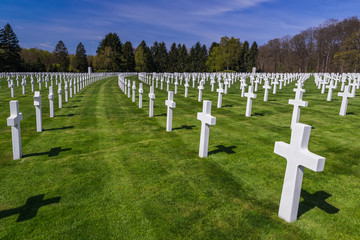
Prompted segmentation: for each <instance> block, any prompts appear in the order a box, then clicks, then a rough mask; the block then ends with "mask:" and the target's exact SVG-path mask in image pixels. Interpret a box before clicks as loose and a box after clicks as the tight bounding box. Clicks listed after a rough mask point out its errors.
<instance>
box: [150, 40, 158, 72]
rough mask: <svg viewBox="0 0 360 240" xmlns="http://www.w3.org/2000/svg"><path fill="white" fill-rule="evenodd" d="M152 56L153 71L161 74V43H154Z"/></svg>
mask: <svg viewBox="0 0 360 240" xmlns="http://www.w3.org/2000/svg"><path fill="white" fill-rule="evenodd" d="M150 50H151V54H152V58H153V60H154V61H153V71H154V72H160V70H159V61H160V59H159V43H158V42H157V41H155V42H154V44H153V45H152V46H151V49H150Z"/></svg>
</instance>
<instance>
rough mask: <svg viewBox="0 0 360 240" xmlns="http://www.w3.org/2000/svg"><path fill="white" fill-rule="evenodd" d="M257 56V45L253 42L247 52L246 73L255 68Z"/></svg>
mask: <svg viewBox="0 0 360 240" xmlns="http://www.w3.org/2000/svg"><path fill="white" fill-rule="evenodd" d="M257 56H258V45H257V43H256V42H253V44H252V45H251V48H250V50H249V55H248V59H247V69H246V71H247V72H251V71H252V68H253V67H256V61H257Z"/></svg>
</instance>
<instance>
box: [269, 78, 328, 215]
mask: <svg viewBox="0 0 360 240" xmlns="http://www.w3.org/2000/svg"><path fill="white" fill-rule="evenodd" d="M306 78H307V76H304V78H301V79H300V80H299V81H298V83H297V88H295V89H294V91H295V99H290V100H289V104H292V105H294V109H293V115H292V120H291V139H290V144H287V143H284V142H275V147H274V153H276V154H278V155H280V156H282V157H284V158H286V160H287V165H286V170H285V178H284V184H283V189H282V193H281V199H280V206H279V212H278V215H279V217H280V218H283V219H284V220H285V221H287V222H293V221H295V220H296V219H297V215H298V209H299V202H300V194H301V185H302V180H303V174H304V167H306V168H309V169H311V170H312V171H314V172H320V171H323V170H324V165H325V158H324V157H321V156H319V155H316V154H314V153H311V152H310V151H309V150H308V144H309V138H310V132H311V126H310V125H306V124H302V123H299V118H300V107H307V105H308V103H307V102H305V101H303V100H302V96H303V93H304V92H305V90H304V89H302V85H303V81H305V80H306Z"/></svg>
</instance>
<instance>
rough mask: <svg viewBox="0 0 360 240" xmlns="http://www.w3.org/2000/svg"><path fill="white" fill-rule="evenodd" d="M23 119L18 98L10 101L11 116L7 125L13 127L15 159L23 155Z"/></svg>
mask: <svg viewBox="0 0 360 240" xmlns="http://www.w3.org/2000/svg"><path fill="white" fill-rule="evenodd" d="M22 119H23V116H22V113H19V102H18V101H17V100H12V101H10V117H8V119H7V126H9V127H11V137H12V147H13V159H14V160H16V159H19V158H21V156H22V150H21V132H20V122H21V121H22Z"/></svg>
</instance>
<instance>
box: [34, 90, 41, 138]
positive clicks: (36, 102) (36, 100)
mask: <svg viewBox="0 0 360 240" xmlns="http://www.w3.org/2000/svg"><path fill="white" fill-rule="evenodd" d="M34 106H35V113H36V131H37V132H42V116H41V94H40V91H35V94H34Z"/></svg>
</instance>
